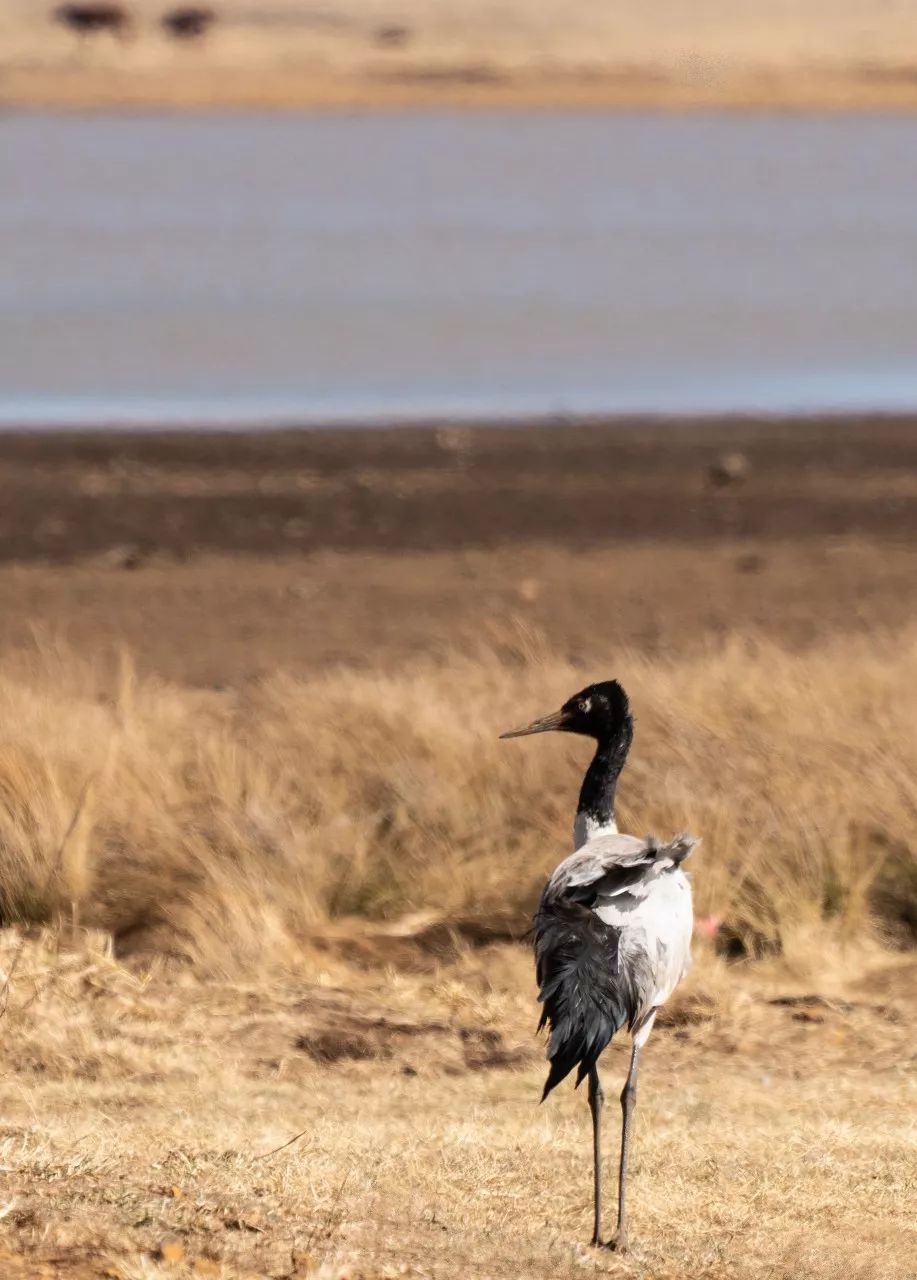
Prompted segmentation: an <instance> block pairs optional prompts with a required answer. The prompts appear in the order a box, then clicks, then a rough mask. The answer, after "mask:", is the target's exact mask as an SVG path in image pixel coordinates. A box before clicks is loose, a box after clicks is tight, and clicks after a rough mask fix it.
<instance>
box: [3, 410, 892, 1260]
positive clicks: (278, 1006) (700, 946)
mask: <svg viewBox="0 0 917 1280" xmlns="http://www.w3.org/2000/svg"><path fill="white" fill-rule="evenodd" d="M736 452H739V453H740V454H741V455H742V460H741V462H740V463H739V462H738V461H737V460H736V459H729V458H728V457H726V456H725V455H728V454H730V453H736ZM915 531H917V431H915V424H914V423H912V422H910V421H901V422H896V421H888V420H875V421H864V422H850V423H847V424H837V423H835V424H812V423H786V424H774V423H770V424H737V423H733V424H725V423H724V424H694V425H691V424H681V425H679V426H668V427H661V426H657V427H652V426H642V427H639V428H638V427H627V426H611V425H601V424H596V425H595V426H594V427H591V428H588V427H584V426H573V425H571V424H566V425H556V426H546V427H543V428H541V429H539V430H529V431H524V430H522V429H515V428H514V429H510V428H506V429H502V428H501V429H488V430H481V431H469V430H466V429H458V428H449V427H442V428H430V429H429V430H420V429H418V430H413V429H412V430H410V431H405V432H397V431H391V432H383V431H379V432H358V431H354V432H326V433H322V432H316V433H312V432H309V433H284V434H278V435H264V436H256V435H248V436H246V435H225V436H185V437H178V436H164V435H157V436H147V437H144V436H133V435H132V436H112V435H101V434H99V435H76V434H68V435H57V436H48V437H37V436H35V435H22V436H16V435H6V436H3V437H0V591H2V600H3V606H4V607H3V610H2V611H0V721H2V727H0V860H2V861H0V868H2V870H0V916H2V917H3V920H4V922H5V923H6V925H7V927H4V928H2V929H0V1063H2V1075H0V1173H2V1180H0V1276H2V1277H5V1276H9V1277H11V1278H12V1280H18V1278H20V1277H30V1278H31V1277H36V1278H37V1277H44V1278H46V1280H54V1278H56V1277H60V1280H103V1278H107V1280H166V1278H167V1277H169V1278H171V1277H174V1278H176V1280H178V1278H185V1277H201V1276H211V1277H223V1278H224V1280H240V1278H248V1280H253V1278H254V1277H262V1278H263V1277H272V1278H273V1277H276V1278H278V1280H279V1278H281V1277H304V1276H317V1277H319V1278H324V1280H337V1278H338V1277H345V1276H348V1277H353V1280H357V1278H358V1277H363V1278H364V1280H382V1278H383V1277H386V1278H388V1277H394V1276H398V1275H406V1276H413V1277H418V1278H420V1277H436V1278H440V1277H442V1278H443V1280H445V1278H446V1277H453V1276H455V1277H457V1276H466V1277H467V1276H470V1277H481V1278H483V1277H497V1278H506V1280H509V1278H510V1277H520V1280H521V1278H522V1277H529V1276H531V1277H545V1280H547V1278H548V1277H556V1276H570V1277H573V1276H579V1275H583V1274H586V1275H590V1274H599V1275H609V1276H617V1277H621V1278H622V1280H624V1278H628V1280H630V1278H633V1280H638V1278H639V1280H650V1277H653V1278H655V1280H676V1277H677V1278H679V1280H680V1278H681V1277H686V1276H690V1277H692V1280H693V1278H695V1277H697V1278H701V1277H706V1278H708V1280H774V1278H780V1280H791V1278H792V1280H836V1278H837V1276H839V1275H842V1274H843V1275H844V1276H846V1277H850V1278H851V1280H889V1278H891V1280H913V1277H915V1276H917V1236H915V1230H914V1224H913V1221H912V1219H913V1214H912V1212H911V1201H912V1199H913V1187H914V1171H915V1168H917V1143H915V1136H914V1128H913V1122H912V1117H913V1114H914V1102H915V1098H914V1094H915V1080H917V1074H915V1070H914V1067H915V1057H914V1044H915V1036H914V1021H915V1014H917V971H915V967H914V962H913V951H911V950H908V949H907V948H908V945H909V942H910V941H912V936H913V928H914V924H915V922H914V916H913V879H912V876H913V867H914V858H913V841H912V837H911V834H910V833H911V832H912V830H913V814H914V812H915V809H914V805H915V797H917V791H915V781H914V779H915V778H917V760H915V755H914V744H915V739H914V725H915V723H917V719H915V716H914V710H913V708H914V690H915V689H917V682H915V679H914V671H915V664H917V646H915V643H914V636H915V630H914V625H913V619H914V604H915V584H917V574H915V567H917V566H915V559H917V555H915V550H914V534H915ZM123 649H126V650H127V651H128V652H129V654H130V655H131V657H130V659H129V660H126V659H124V657H123V656H121V657H120V658H119V651H121V650H123ZM597 671H598V672H600V673H601V674H620V675H623V676H626V679H627V683H628V686H629V687H630V688H631V690H632V693H633V695H634V698H635V702H636V703H637V704H638V705H637V708H636V709H637V716H638V724H637V745H636V747H635V752H634V759H633V761H632V762H631V764H630V765H629V767H628V773H627V775H626V779H625V780H626V786H624V785H623V784H622V809H621V812H622V816H623V818H624V819H625V821H626V822H627V824H628V825H629V826H634V827H635V828H637V829H642V828H643V826H645V825H646V824H647V823H649V822H653V823H656V824H658V825H659V828H660V830H661V829H662V828H665V829H668V828H669V827H671V826H672V824H677V823H682V822H684V823H688V822H690V823H691V824H695V825H696V826H697V829H698V831H699V832H700V833H701V834H702V835H703V836H704V844H703V845H702V846H701V848H700V850H698V852H697V854H696V855H695V856H694V858H693V859H692V862H694V864H695V865H694V869H693V875H694V881H695V888H696V894H697V902H698V910H699V914H700V915H702V916H704V917H707V916H708V915H709V916H712V915H715V916H718V917H722V918H723V919H724V920H725V921H727V922H728V924H729V928H730V930H734V931H735V934H734V938H735V940H736V941H738V942H739V943H741V944H742V945H739V946H737V947H733V945H732V941H733V934H732V933H729V934H727V933H725V932H724V930H723V928H722V927H721V929H720V931H719V933H717V934H716V938H715V940H714V942H710V941H708V940H706V939H705V938H704V937H699V938H698V941H697V947H696V951H697V963H696V965H695V968H694V970H693V971H692V974H691V975H690V978H689V980H688V982H687V984H686V985H685V987H684V988H683V989H682V991H681V992H680V993H679V995H678V997H677V999H676V1001H675V1003H674V1004H673V1005H672V1007H671V1008H670V1009H669V1010H668V1011H667V1014H666V1016H665V1018H664V1019H662V1021H661V1025H660V1027H659V1029H658V1031H657V1032H655V1033H654V1035H653V1038H652V1040H651V1042H650V1047H649V1049H648V1051H647V1054H646V1056H645V1064H644V1067H643V1071H642V1078H641V1095H640V1101H639V1104H638V1119H637V1133H636V1145H635V1152H634V1163H633V1184H632V1216H633V1221H632V1238H633V1252H632V1254H631V1255H630V1256H629V1257H627V1258H618V1257H615V1256H613V1255H611V1254H606V1253H595V1252H593V1251H591V1250H589V1249H587V1248H585V1247H584V1241H585V1240H586V1239H587V1237H588V1230H589V1221H588V1219H589V1195H590V1168H589V1161H590V1149H589V1134H588V1111H587V1108H586V1104H585V1099H584V1098H583V1097H581V1096H580V1094H576V1093H574V1092H573V1090H572V1089H569V1090H568V1089H564V1090H563V1091H562V1093H561V1095H560V1096H557V1097H552V1099H551V1100H550V1102H549V1103H548V1104H546V1105H545V1106H544V1107H541V1108H539V1107H538V1105H537V1098H538V1096H539V1094H540V1085H541V1082H542V1079H543V1072H544V1065H543V1061H542V1046H541V1045H540V1044H539V1043H538V1042H537V1041H536V1039H535V1037H534V1033H533V1026H534V1022H535V1018H536V1007H535V1001H534V991H533V980H532V974H531V964H530V958H529V956H528V953H527V949H526V947H525V946H524V945H521V944H520V943H519V942H518V941H517V942H512V941H509V939H510V938H513V937H517V938H518V936H519V934H520V933H521V931H522V929H523V928H524V924H525V912H526V911H527V910H528V909H529V906H530V902H531V899H532V896H533V894H534V893H535V892H537V888H538V884H539V883H540V880H541V877H542V875H543V871H544V869H545V868H546V867H547V866H549V865H551V864H552V862H553V861H556V858H557V857H558V856H560V854H561V853H562V852H563V851H564V850H565V847H566V842H567V840H568V839H569V835H568V831H569V817H570V815H569V812H568V811H569V808H570V805H571V803H572V798H573V794H574V793H575V785H576V777H577V770H578V769H579V768H581V765H582V761H581V759H580V756H581V754H582V752H578V751H576V750H575V747H576V746H577V745H580V746H581V745H582V744H575V743H574V744H572V746H570V748H569V750H566V751H563V750H560V749H559V748H557V747H556V744H555V747H553V748H552V747H551V746H550V744H548V745H546V744H544V743H540V744H538V746H536V748H534V749H532V750H529V751H524V750H522V749H521V748H520V749H519V750H516V751H513V752H510V751H509V748H512V747H514V746H516V747H519V746H520V744H502V743H497V742H496V740H495V734H496V732H497V731H498V730H499V729H500V728H505V727H507V726H508V724H509V723H510V722H513V723H515V721H516V720H517V719H525V718H527V717H528V716H529V715H530V714H537V713H539V712H543V711H546V710H549V709H550V706H551V705H552V703H553V700H554V698H555V697H557V696H563V695H564V694H565V693H569V692H571V691H572V689H571V688H570V687H568V686H570V685H571V684H572V683H573V682H574V681H579V680H582V681H583V682H585V681H586V680H588V679H590V678H592V677H593V675H594V674H595V673H596V672H597ZM520 713H521V714H520ZM87 777H92V778H94V779H95V783H94V789H93V791H92V794H91V795H89V796H88V798H87V793H85V792H84V791H82V790H81V788H83V787H84V783H85V779H86V778H87ZM660 779H664V784H665V785H664V787H663V786H660ZM84 800H85V804H84ZM673 829H674V828H673ZM891 871H893V872H894V875H888V876H886V880H885V881H884V883H883V881H882V875H883V874H885V873H887V872H891ZM909 886H910V887H909ZM501 904H502V906H501ZM30 922H31V923H30ZM520 922H521V923H520ZM755 938H759V939H760V946H758V945H756V944H755V943H754V939H755ZM737 954H738V955H740V957H741V958H739V959H735V958H733V959H729V958H728V957H730V956H733V957H735V956H736V955H737ZM754 955H760V957H761V958H759V959H753V958H752V956H754ZM624 1052H625V1051H624V1047H623V1046H619V1047H613V1048H612V1050H611V1051H610V1052H609V1054H608V1055H607V1061H606V1067H605V1075H606V1091H607V1093H608V1096H609V1099H610V1101H609V1105H608V1107H607V1132H608V1137H607V1139H606V1147H607V1150H608V1153H609V1159H608V1166H609V1180H608V1192H609V1202H610V1200H611V1197H612V1194H613V1186H612V1178H611V1168H612V1165H613V1149H614V1141H615V1137H614V1135H615V1133H616V1128H617V1110H618V1108H617V1104H616V1101H615V1098H616V1094H617V1091H618V1088H619V1081H620V1077H621V1074H622V1068H623V1065H624ZM291 1139H293V1141H290V1140H291ZM287 1143H289V1145H285V1144H287Z"/></svg>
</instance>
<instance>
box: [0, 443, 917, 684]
mask: <svg viewBox="0 0 917 1280" xmlns="http://www.w3.org/2000/svg"><path fill="white" fill-rule="evenodd" d="M734 451H739V452H740V453H741V454H742V455H743V458H744V459H745V461H746V463H747V469H746V470H747V473H746V474H744V475H743V476H741V477H740V478H739V479H737V480H736V481H735V482H733V483H727V484H722V483H717V475H716V470H717V467H718V465H719V463H720V461H721V460H722V459H723V457H724V456H725V455H728V454H729V453H730V452H734ZM915 535H917V424H914V423H912V422H910V421H908V420H904V421H900V422H899V421H893V420H882V419H879V420H866V421H862V422H859V421H857V422H850V423H847V424H840V423H828V424H821V425H820V424H812V423H804V422H800V423H786V424H773V423H771V424H758V425H755V424H751V423H749V424H744V425H743V424H741V423H723V424H719V425H709V424H703V423H698V424H695V425H691V424H680V425H678V426H666V427H651V426H646V425H643V426H641V425H634V426H614V425H605V426H603V425H600V424H597V425H595V426H594V427H583V426H574V425H572V424H564V425H558V426H554V427H551V426H544V427H540V428H538V429H537V430H535V431H532V430H528V431H527V430H526V429H525V428H485V429H481V430H476V431H475V430H469V429H466V428H448V427H446V428H430V429H413V428H412V429H406V430H402V431H397V430H396V431H382V430H370V431H356V430H355V431H348V432H340V431H329V432H318V431H317V432H304V433H295V432H289V433H276V434H264V435H244V434H231V435H208V436H206V437H201V436H193V435H191V436H179V435H172V436H167V435H149V436H142V435H117V436H115V435H110V434H109V435H105V434H98V435H94V436H93V435H79V434H76V433H68V434H59V435H54V436H40V437H39V436H34V435H31V436H30V435H18V436H17V435H15V434H7V435H5V436H0V586H2V592H3V599H4V602H5V608H4V609H3V611H2V613H0V647H2V649H3V650H6V651H7V652H8V651H9V650H10V649H13V648H18V647H20V646H22V645H23V644H25V645H28V644H30V643H31V642H32V640H33V637H34V634H35V632H36V629H37V630H38V631H39V632H41V633H42V634H43V635H45V636H46V637H51V638H53V639H55V640H67V641H69V642H70V643H72V644H73V645H74V646H75V648H76V649H77V650H78V651H79V652H84V653H85V652H92V653H93V654H95V655H99V656H104V655H106V654H107V655H109V656H111V655H113V654H114V653H115V651H116V650H117V648H118V646H119V645H121V644H126V645H127V646H128V648H129V649H130V651H131V652H132V654H134V655H135V657H136V660H137V662H138V664H139V666H140V669H141V671H154V672H158V673H160V674H163V675H165V676H168V677H169V678H170V679H175V680H179V681H183V682H188V683H192V684H204V685H218V686H224V685H234V684H237V683H238V682H239V681H240V680H246V679H252V678H256V677H258V676H259V675H261V674H264V673H265V672H266V671H272V670H274V669H276V668H277V667H278V666H280V667H284V668H287V669H291V670H293V671H299V672H302V671H311V670H314V669H315V667H316V665H319V666H327V665H329V664H335V663H338V662H341V663H347V664H349V665H353V664H356V665H359V666H367V665H368V666H372V667H378V666H380V665H381V666H392V665H395V666H398V665H400V664H402V663H403V662H404V661H405V659H407V658H410V657H415V656H423V657H430V656H431V655H436V654H437V653H440V654H443V653H445V652H447V651H454V650H456V649H458V650H468V649H469V648H470V649H472V650H473V649H474V647H475V646H479V645H480V644H481V643H482V642H499V641H500V639H501V638H503V637H505V636H506V634H507V632H508V631H512V630H513V629H515V628H516V627H517V626H518V625H522V626H524V627H528V628H529V629H531V630H532V631H535V632H537V633H539V634H541V635H543V636H544V637H545V639H546V641H547V642H548V643H549V645H550V646H551V647H552V648H553V649H554V650H556V651H558V652H559V653H561V654H563V655H565V656H567V657H569V658H571V659H573V660H574V661H578V662H586V663H588V662H589V661H591V660H592V659H593V658H594V657H596V656H598V655H602V656H603V657H604V655H606V654H607V653H608V650H609V648H611V649H613V648H614V647H615V646H627V645H636V646H638V647H639V649H640V650H641V651H642V652H646V653H650V654H653V653H661V654H665V653H672V652H677V651H679V650H681V649H683V648H685V647H689V646H692V645H695V646H696V645H698V644H702V643H705V642H708V641H709V640H711V639H716V638H718V637H723V636H724V635H728V634H729V633H731V632H732V631H735V630H746V631H747V630H752V631H754V632H757V633H762V634H764V635H767V636H770V637H772V638H775V639H777V640H779V641H780V642H781V643H787V644H789V645H791V646H799V645H805V644H810V645H811V644H813V643H816V642H818V641H820V640H824V639H826V638H829V637H831V636H832V635H835V634H837V633H838V632H842V633H858V634H866V635H869V634H873V633H875V632H876V631H877V630H881V629H883V628H890V627H896V626H900V625H901V624H903V623H905V622H907V621H908V620H909V619H910V618H911V617H912V616H913V612H914V583H915V581H917V574H915V558H917V555H915Z"/></svg>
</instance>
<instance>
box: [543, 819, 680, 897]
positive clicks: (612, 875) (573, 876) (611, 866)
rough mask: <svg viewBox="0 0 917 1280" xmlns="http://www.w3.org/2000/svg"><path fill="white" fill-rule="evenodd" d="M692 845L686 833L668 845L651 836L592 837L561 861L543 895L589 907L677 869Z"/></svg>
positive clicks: (613, 835)
mask: <svg viewBox="0 0 917 1280" xmlns="http://www.w3.org/2000/svg"><path fill="white" fill-rule="evenodd" d="M696 844H697V841H696V840H695V839H694V838H693V836H689V835H687V834H682V835H678V836H676V837H675V839H674V840H670V841H669V842H668V843H662V842H661V841H659V840H657V839H656V837H655V836H647V837H646V839H645V840H640V839H638V838H637V837H636V836H625V835H620V834H609V835H603V836H596V837H595V838H594V839H592V840H590V841H588V842H587V843H586V844H584V845H583V846H582V848H581V849H578V850H577V851H576V853H574V854H571V856H570V857H569V858H565V859H564V861H563V862H562V863H561V864H560V866H559V867H558V868H557V870H556V871H555V872H554V874H553V875H552V876H551V879H550V880H549V881H548V885H547V888H546V890H545V892H546V893H547V894H551V895H553V896H565V897H568V898H573V899H575V900H576V901H578V902H583V903H587V904H590V905H591V904H592V903H593V902H594V901H595V900H596V899H597V898H608V897H614V896H615V895H616V894H620V893H625V892H628V891H630V890H632V889H633V888H634V886H635V885H637V884H639V883H640V881H641V880H645V879H648V878H650V877H655V876H656V875H658V874H660V873H661V872H664V871H669V870H671V869H672V868H673V867H677V866H680V865H681V863H682V862H684V860H685V858H686V857H687V856H688V854H689V853H690V852H691V850H692V849H693V848H694V846H695V845H696Z"/></svg>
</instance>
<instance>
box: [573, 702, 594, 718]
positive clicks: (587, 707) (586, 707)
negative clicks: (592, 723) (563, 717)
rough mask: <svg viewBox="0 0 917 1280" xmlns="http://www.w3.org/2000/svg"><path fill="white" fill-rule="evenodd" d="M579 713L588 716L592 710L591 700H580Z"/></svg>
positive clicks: (577, 707)
mask: <svg viewBox="0 0 917 1280" xmlns="http://www.w3.org/2000/svg"><path fill="white" fill-rule="evenodd" d="M576 709H577V711H581V712H582V713H583V715H584V716H585V715H588V714H589V712H590V711H591V710H592V700H591V699H590V698H580V700H579V702H578V703H577V704H576Z"/></svg>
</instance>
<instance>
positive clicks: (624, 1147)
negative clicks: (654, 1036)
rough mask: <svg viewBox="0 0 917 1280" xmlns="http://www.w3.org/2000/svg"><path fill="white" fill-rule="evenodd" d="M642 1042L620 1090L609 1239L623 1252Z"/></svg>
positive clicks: (636, 1049) (631, 1059) (631, 1057)
mask: <svg viewBox="0 0 917 1280" xmlns="http://www.w3.org/2000/svg"><path fill="white" fill-rule="evenodd" d="M641 1048H642V1042H641V1041H640V1040H637V1039H635V1040H634V1047H633V1049H632V1050H631V1054H630V1070H629V1071H628V1073H627V1080H626V1081H625V1082H624V1088H623V1090H622V1091H621V1116H622V1119H621V1163H620V1165H619V1166H618V1225H617V1226H616V1227H615V1233H614V1236H613V1237H612V1239H611V1248H612V1249H617V1251H618V1252H619V1253H624V1252H625V1250H626V1249H627V1217H626V1211H625V1200H626V1197H627V1157H628V1153H629V1151H630V1121H631V1116H632V1114H633V1110H634V1103H635V1102H636V1101H637V1067H638V1066H639V1064H640V1049H641Z"/></svg>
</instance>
